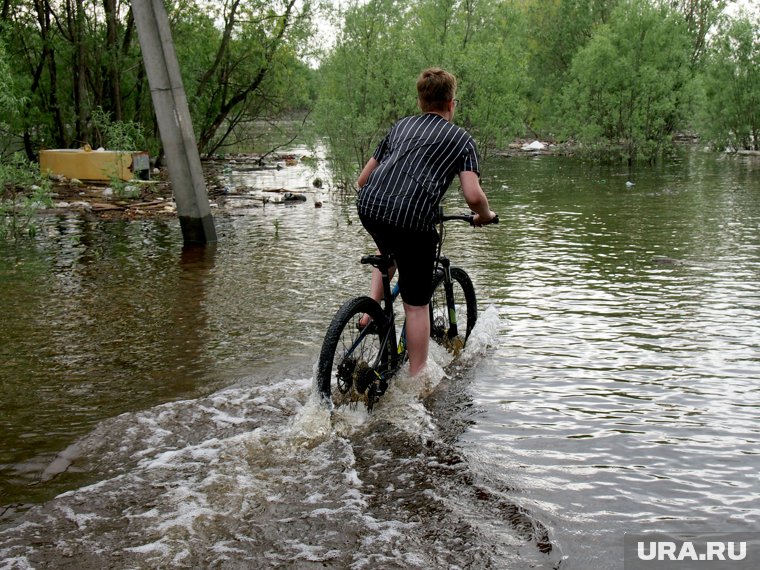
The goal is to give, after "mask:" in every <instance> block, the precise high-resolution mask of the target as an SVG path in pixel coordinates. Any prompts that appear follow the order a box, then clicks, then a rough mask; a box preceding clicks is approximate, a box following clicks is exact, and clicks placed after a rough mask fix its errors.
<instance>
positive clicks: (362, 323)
mask: <svg viewBox="0 0 760 570" xmlns="http://www.w3.org/2000/svg"><path fill="white" fill-rule="evenodd" d="M371 322H372V319H371V318H370V316H369V315H368V314H367V313H364V314H363V315H362V316H361V317H360V318H359V329H364V328H366V327H367V325H368V324H370V323H371Z"/></svg>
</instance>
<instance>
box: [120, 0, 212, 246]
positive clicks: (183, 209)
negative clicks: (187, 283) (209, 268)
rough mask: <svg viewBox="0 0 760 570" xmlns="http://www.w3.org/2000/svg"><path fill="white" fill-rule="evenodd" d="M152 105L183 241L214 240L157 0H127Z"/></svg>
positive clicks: (179, 83)
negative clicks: (138, 41) (137, 38)
mask: <svg viewBox="0 0 760 570" xmlns="http://www.w3.org/2000/svg"><path fill="white" fill-rule="evenodd" d="M132 13H133V15H134V18H135V25H136V26H137V33H138V35H139V37H140V48H141V49H142V55H143V63H144V65H145V71H146V73H147V75H148V83H149V84H150V94H151V98H152V99H153V108H154V110H155V112H156V119H157V120H158V129H159V132H160V134H161V143H162V144H163V146H164V152H165V153H166V165H167V167H168V168H169V179H170V180H171V183H172V191H173V192H174V199H175V201H176V202H177V215H178V217H179V222H180V225H181V227H182V237H183V238H184V240H185V243H186V244H205V243H213V242H216V229H215V228H214V218H213V217H212V216H211V209H210V208H209V205H208V193H207V192H206V183H205V181H204V179H203V170H202V168H201V159H200V155H199V154H198V145H197V143H196V141H195V133H194V132H193V124H192V121H191V119H190V109H189V108H188V105H187V97H186V96H185V88H184V87H183V86H182V76H181V75H180V72H179V63H178V62H177V54H176V53H175V51H174V43H173V42H172V36H171V30H170V29H169V18H168V17H167V15H166V9H165V8H164V4H163V1H162V0H132Z"/></svg>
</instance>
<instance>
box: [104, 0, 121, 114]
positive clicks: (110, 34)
mask: <svg viewBox="0 0 760 570" xmlns="http://www.w3.org/2000/svg"><path fill="white" fill-rule="evenodd" d="M103 9H104V10H105V13H106V66H107V69H108V72H107V74H108V82H109V87H110V97H111V104H110V107H111V111H112V112H113V120H114V121H121V120H123V116H124V114H123V112H122V103H121V73H120V70H119V67H120V66H119V62H120V61H121V57H120V54H121V51H120V50H119V34H118V28H117V22H116V0H103Z"/></svg>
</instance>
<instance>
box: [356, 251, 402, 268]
mask: <svg viewBox="0 0 760 570" xmlns="http://www.w3.org/2000/svg"><path fill="white" fill-rule="evenodd" d="M361 261H362V264H365V265H371V266H372V267H377V268H378V269H379V270H380V271H385V270H387V269H388V268H390V267H393V266H394V265H395V263H394V262H393V259H392V258H391V256H390V255H384V254H380V255H365V256H364V257H362V260H361Z"/></svg>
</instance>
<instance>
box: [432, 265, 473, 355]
mask: <svg viewBox="0 0 760 570" xmlns="http://www.w3.org/2000/svg"><path fill="white" fill-rule="evenodd" d="M451 285H452V288H453V296H454V308H455V312H454V314H455V315H456V317H455V318H456V323H457V333H456V334H455V335H454V334H452V333H453V330H452V326H451V315H452V313H451V311H449V306H448V302H447V300H446V291H445V283H444V276H443V271H438V272H436V274H435V276H434V278H433V295H432V297H431V299H430V338H432V339H433V341H434V342H436V343H438V344H440V345H442V346H444V347H445V348H446V349H447V350H449V352H454V353H455V354H456V353H458V352H459V351H461V350H462V348H464V346H465V344H466V342H467V339H468V338H469V336H470V333H471V332H472V329H473V328H475V323H476V322H477V320H478V301H477V298H476V296H475V287H474V286H473V284H472V280H471V279H470V276H469V275H467V273H466V272H465V271H464V269H461V268H460V267H452V268H451ZM463 310H464V311H465V313H464V314H463ZM462 324H464V331H462V330H461V328H462Z"/></svg>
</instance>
